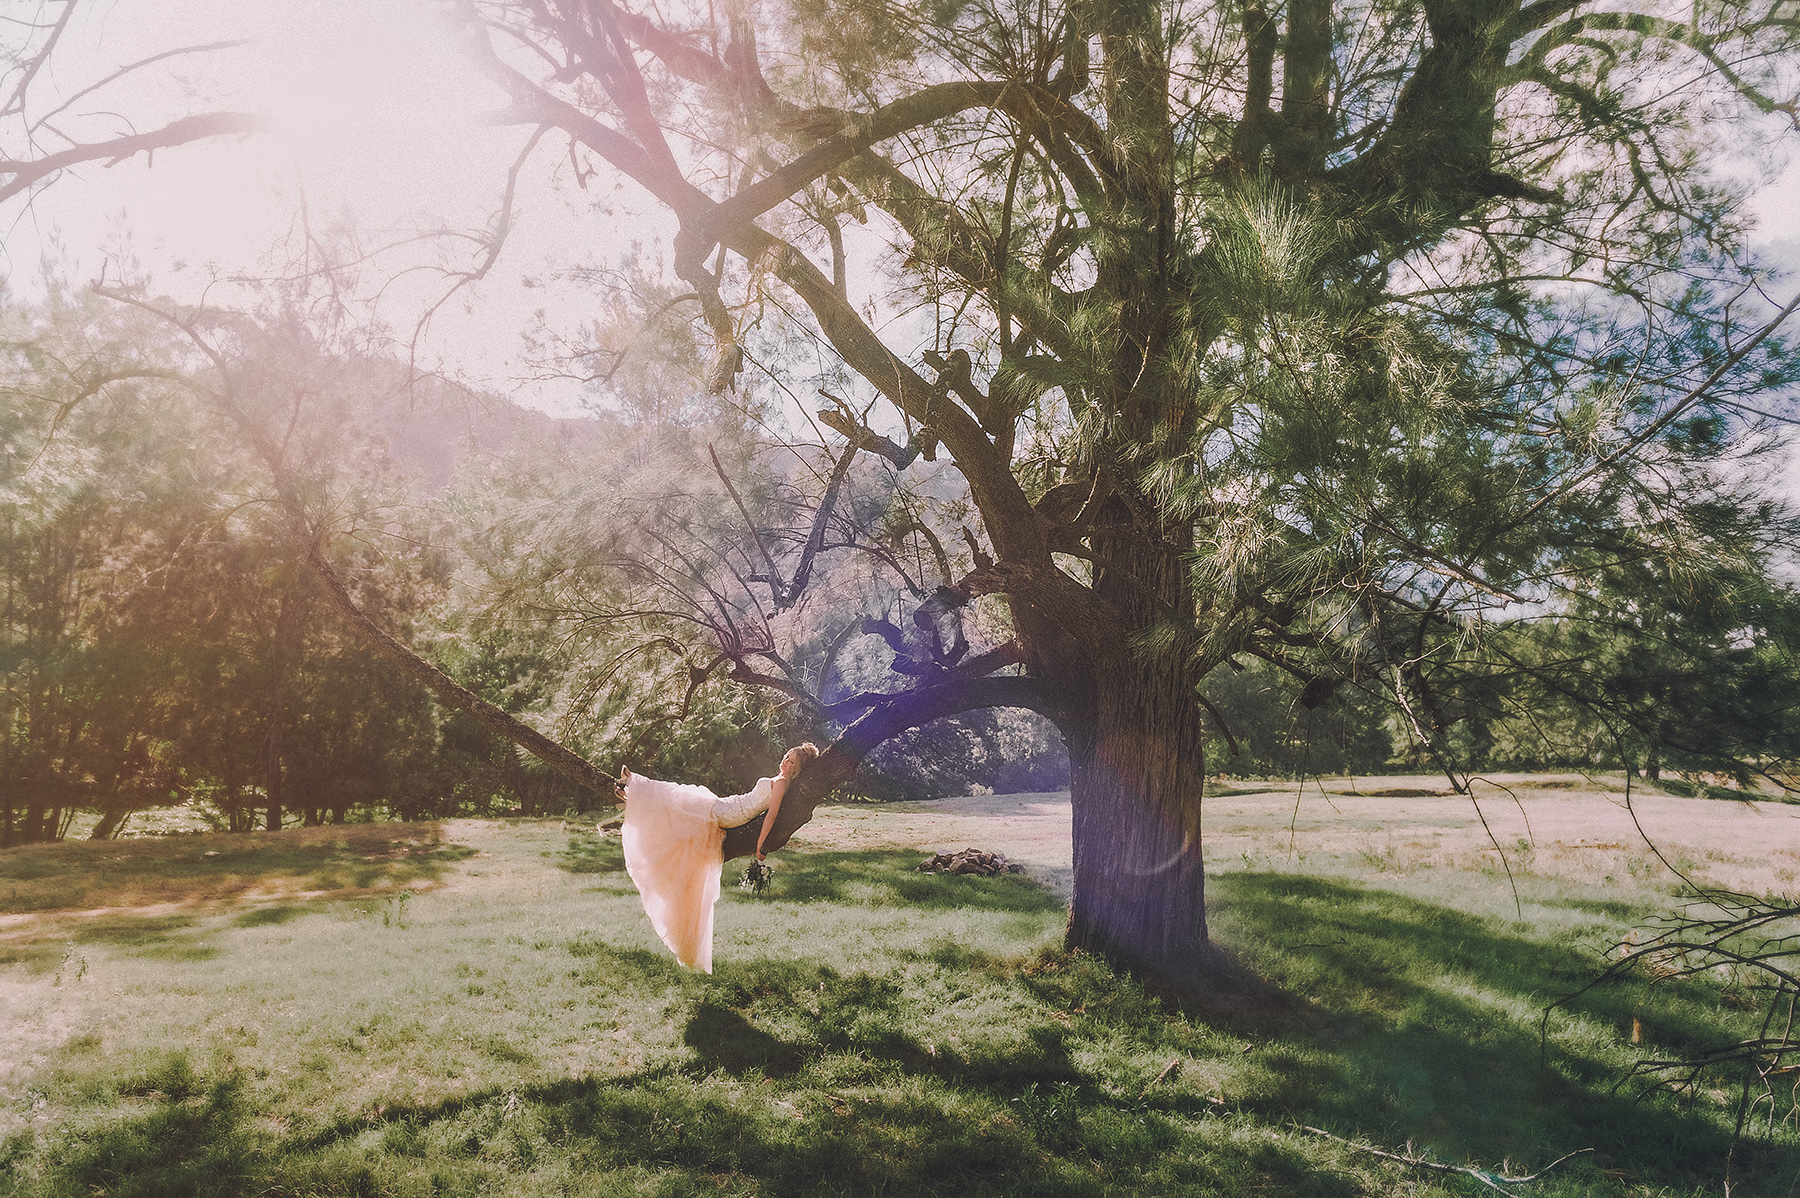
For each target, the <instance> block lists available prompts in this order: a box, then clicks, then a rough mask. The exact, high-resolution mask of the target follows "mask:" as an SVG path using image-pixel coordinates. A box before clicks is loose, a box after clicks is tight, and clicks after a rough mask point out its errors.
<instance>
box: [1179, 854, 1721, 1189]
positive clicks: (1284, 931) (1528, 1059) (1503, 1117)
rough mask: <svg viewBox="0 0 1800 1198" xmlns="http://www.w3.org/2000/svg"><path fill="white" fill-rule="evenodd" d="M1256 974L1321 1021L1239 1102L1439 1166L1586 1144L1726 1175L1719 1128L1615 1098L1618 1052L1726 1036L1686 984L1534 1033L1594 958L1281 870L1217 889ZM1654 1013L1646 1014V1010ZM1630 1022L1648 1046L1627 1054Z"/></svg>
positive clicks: (1626, 991)
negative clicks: (1407, 1148) (1649, 1035)
mask: <svg viewBox="0 0 1800 1198" xmlns="http://www.w3.org/2000/svg"><path fill="white" fill-rule="evenodd" d="M1213 884H1214V887H1215V894H1217V895H1218V896H1219V907H1220V908H1221V910H1222V911H1223V912H1225V913H1226V915H1227V921H1228V922H1229V923H1231V924H1235V925H1236V927H1237V929H1238V931H1239V934H1240V938H1241V939H1244V940H1245V941H1246V943H1245V945H1244V946H1243V947H1244V948H1245V950H1246V951H1247V952H1248V953H1249V954H1250V955H1251V956H1252V957H1253V959H1254V961H1255V963H1256V964H1257V965H1258V967H1260V968H1261V969H1263V970H1264V971H1265V972H1266V973H1268V974H1269V975H1270V976H1272V977H1273V978H1274V979H1275V980H1276V982H1277V983H1278V984H1282V985H1284V986H1286V988H1288V989H1289V990H1290V991H1294V992H1297V993H1300V994H1302V995H1305V996H1306V997H1307V998H1309V999H1310V1001H1311V1003H1312V1004H1313V1008H1314V1009H1315V1010H1316V1011H1318V1012H1319V1018H1318V1020H1317V1023H1316V1025H1315V1026H1314V1027H1313V1028H1312V1029H1310V1030H1307V1029H1296V1032H1295V1033H1291V1034H1289V1035H1286V1036H1284V1037H1282V1038H1281V1040H1279V1041H1277V1042H1272V1043H1268V1044H1265V1045H1262V1046H1260V1047H1258V1048H1256V1049H1254V1050H1253V1052H1252V1055H1251V1057H1250V1061H1249V1065H1250V1068H1249V1070H1248V1074H1247V1076H1246V1077H1245V1078H1244V1079H1243V1092H1242V1095H1241V1100H1242V1101H1243V1102H1244V1103H1245V1105H1247V1106H1248V1107H1250V1108H1252V1109H1257V1110H1261V1111H1264V1112H1267V1113H1268V1114H1271V1115H1273V1114H1277V1113H1281V1114H1286V1115H1290V1116H1296V1117H1303V1118H1306V1119H1308V1120H1316V1121H1322V1122H1324V1123H1325V1124H1326V1126H1327V1127H1328V1128H1330V1129H1332V1130H1337V1131H1340V1132H1342V1133H1344V1134H1352V1133H1353V1132H1361V1133H1363V1134H1368V1135H1371V1136H1374V1137H1375V1138H1376V1139H1377V1140H1381V1141H1385V1142H1387V1143H1389V1144H1397V1143H1402V1142H1406V1141H1414V1142H1416V1143H1417V1144H1419V1145H1424V1146H1429V1147H1430V1148H1431V1149H1432V1150H1433V1151H1435V1152H1437V1153H1438V1154H1439V1156H1440V1158H1441V1159H1449V1160H1457V1159H1464V1160H1467V1159H1479V1160H1486V1161H1489V1162H1497V1161H1499V1160H1501V1159H1503V1158H1508V1157H1510V1158H1511V1159H1514V1160H1519V1161H1531V1162H1534V1163H1535V1164H1536V1165H1541V1164H1543V1163H1545V1162H1547V1161H1548V1160H1550V1159H1553V1158H1555V1157H1557V1156H1560V1155H1562V1154H1563V1153H1565V1152H1570V1151H1573V1150H1575V1149H1579V1148H1595V1149H1597V1150H1599V1152H1600V1154H1601V1156H1602V1158H1603V1159H1609V1160H1610V1162H1611V1163H1612V1164H1614V1165H1616V1166H1618V1167H1621V1168H1624V1169H1626V1170H1629V1171H1631V1172H1633V1173H1648V1174H1650V1175H1659V1174H1660V1175H1662V1176H1665V1177H1669V1178H1671V1179H1673V1178H1674V1177H1683V1176H1684V1175H1689V1174H1690V1171H1691V1170H1695V1169H1701V1170H1705V1169H1711V1168H1714V1167H1717V1166H1721V1165H1722V1162H1723V1159H1724V1155H1725V1152H1726V1149H1727V1146H1728V1142H1729V1129H1728V1128H1727V1127H1726V1126H1723V1125H1722V1124H1721V1123H1720V1122H1718V1121H1717V1120H1714V1119H1710V1118H1707V1117H1705V1116H1702V1115H1695V1114H1693V1113H1691V1112H1690V1113H1684V1112H1682V1111H1678V1110H1677V1109H1675V1108H1674V1106H1673V1105H1672V1104H1671V1103H1669V1102H1666V1101H1642V1100H1639V1099H1638V1097H1637V1096H1635V1095H1633V1094H1630V1093H1626V1092H1623V1091H1617V1090H1616V1089H1615V1088H1616V1084H1617V1082H1618V1081H1619V1079H1620V1078H1621V1077H1622V1076H1623V1073H1624V1070H1625V1067H1626V1063H1627V1062H1626V1056H1627V1053H1628V1052H1629V1053H1630V1054H1631V1055H1645V1056H1648V1055H1663V1054H1665V1053H1669V1052H1674V1053H1679V1052H1681V1051H1682V1050H1684V1049H1691V1048H1694V1047H1697V1046H1699V1045H1701V1044H1717V1043H1719V1042H1721V1041H1729V1040H1734V1039H1736V1038H1737V1036H1738V1032H1736V1031H1733V1030H1732V1029H1731V1028H1730V1027H1729V1026H1728V1025H1729V1023H1730V1022H1731V1017H1730V1016H1729V1015H1727V1014H1726V1013H1723V1012H1720V1011H1719V1010H1718V1009H1717V1008H1716V1007H1714V1008H1713V1009H1710V1010H1709V1009H1707V1007H1706V1006H1705V1005H1703V1000H1704V997H1705V996H1704V994H1703V993H1702V992H1700V991H1699V990H1698V988H1696V987H1692V986H1668V987H1667V988H1665V987H1652V986H1651V985H1650V984H1649V983H1648V981H1647V979H1627V980H1622V981H1621V982H1619V983H1617V984H1613V985H1607V986H1603V987H1597V988H1595V989H1592V990H1589V991H1588V992H1587V993H1585V994H1583V995H1582V996H1581V997H1580V998H1578V999H1576V1000H1574V1001H1573V1002H1571V1003H1570V1004H1568V1005H1567V1006H1566V1007H1565V1008H1562V1010H1563V1011H1565V1012H1566V1014H1565V1015H1561V1016H1557V1017H1556V1021H1555V1022H1553V1024H1552V1034H1551V1035H1550V1037H1549V1039H1548V1040H1547V1041H1546V1040H1543V1039H1541V1038H1540V1035H1539V1017H1540V1015H1541V1012H1542V1010H1543V1008H1544V1007H1545V1006H1546V1005H1547V1004H1548V1003H1550V1002H1551V1001H1553V1000H1554V999H1556V998H1559V997H1561V996H1563V995H1569V994H1573V993H1575V992H1576V991H1577V990H1579V989H1580V988H1581V987H1582V986H1583V985H1584V984H1586V983H1587V982H1588V981H1590V980H1591V979H1592V978H1593V977H1594V975H1595V974H1596V973H1598V972H1599V970H1600V967H1601V963H1600V961H1599V960H1598V958H1597V956H1596V954H1595V953H1594V952H1593V951H1592V950H1591V948H1586V949H1584V948H1583V947H1580V946H1578V945H1576V944H1574V943H1567V944H1560V945H1559V944H1549V943H1545V942H1543V941H1540V940H1532V939H1527V938H1525V937H1524V936H1521V935H1519V934H1518V933H1517V931H1516V928H1515V925H1513V924H1511V923H1510V922H1509V921H1501V920H1489V919H1482V918H1479V917H1476V916H1472V915H1469V914H1466V913H1464V912H1461V911H1456V910H1452V909H1450V908H1447V907H1442V906H1438V905H1435V904H1431V903H1428V902H1423V901H1420V900H1417V899H1413V898H1409V897H1406V896H1403V895H1399V894H1395V893H1393V892H1391V891H1382V890H1375V889H1365V888H1363V887H1359V886H1356V885H1354V884H1348V883H1345V882H1341V881H1336V880H1331V879H1326V878H1317V877H1307V876H1299V875H1288V874H1251V873H1242V874H1232V875H1226V876H1224V877H1221V878H1218V879H1215V880H1214V882H1213ZM1650 1011H1654V1012H1655V1015H1654V1017H1651V1016H1650V1015H1648V1014H1647V1012H1650ZM1634 1015H1638V1016H1642V1017H1643V1018H1644V1019H1646V1020H1650V1021H1651V1022H1652V1023H1653V1024H1654V1027H1655V1039H1656V1043H1654V1044H1651V1043H1645V1044H1642V1045H1636V1046H1634V1045H1630V1044H1628V1043H1626V1042H1625V1040H1626V1037H1627V1036H1629V1034H1630V1032H1631V1029H1632V1026H1633V1017H1634Z"/></svg>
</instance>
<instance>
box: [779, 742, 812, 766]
mask: <svg viewBox="0 0 1800 1198" xmlns="http://www.w3.org/2000/svg"><path fill="white" fill-rule="evenodd" d="M787 752H788V753H798V754H800V756H801V757H802V758H804V760H803V761H801V763H800V764H801V765H805V764H806V763H807V762H809V761H817V760H818V758H819V746H818V745H815V744H813V743H812V742H811V741H810V740H803V741H801V742H800V743H799V744H797V745H795V746H794V747H793V748H791V749H789V750H788V751H787ZM782 756H783V757H786V756H787V753H783V754H782Z"/></svg>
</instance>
